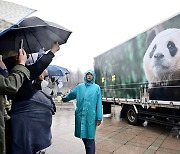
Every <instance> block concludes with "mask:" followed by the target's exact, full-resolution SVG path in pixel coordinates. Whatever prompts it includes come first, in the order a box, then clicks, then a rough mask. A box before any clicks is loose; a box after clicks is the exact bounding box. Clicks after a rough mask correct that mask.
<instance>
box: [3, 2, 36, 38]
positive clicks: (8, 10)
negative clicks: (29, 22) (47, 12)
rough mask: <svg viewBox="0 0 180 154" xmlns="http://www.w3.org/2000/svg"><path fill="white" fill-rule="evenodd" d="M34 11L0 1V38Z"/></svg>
mask: <svg viewBox="0 0 180 154" xmlns="http://www.w3.org/2000/svg"><path fill="white" fill-rule="evenodd" d="M35 11H36V10H34V9H31V8H28V7H25V6H22V5H19V4H15V3H12V2H7V1H2V0H0V36H1V35H2V34H4V33H5V32H7V31H8V30H9V29H11V28H13V27H14V26H15V25H17V24H19V23H20V22H21V21H22V20H23V19H24V18H26V17H27V16H28V15H30V14H32V13H33V12H35Z"/></svg>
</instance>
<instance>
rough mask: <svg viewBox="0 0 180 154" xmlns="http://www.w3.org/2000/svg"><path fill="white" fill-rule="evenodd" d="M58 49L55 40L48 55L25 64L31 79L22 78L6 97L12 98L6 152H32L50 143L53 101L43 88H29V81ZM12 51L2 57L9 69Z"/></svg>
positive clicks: (13, 55)
mask: <svg viewBox="0 0 180 154" xmlns="http://www.w3.org/2000/svg"><path fill="white" fill-rule="evenodd" d="M59 49H60V46H59V44H58V43H54V44H53V45H52V48H51V50H50V51H49V52H48V53H47V54H44V55H43V56H42V57H41V58H40V59H39V60H38V61H36V63H34V64H32V65H28V66H26V67H27V68H28V70H29V71H30V80H25V81H24V82H23V85H22V87H21V88H20V89H19V91H18V92H17V93H16V94H14V95H11V96H10V97H9V98H10V99H11V100H12V107H11V112H10V116H11V133H12V136H11V138H12V146H11V147H12V151H9V153H12V154H32V153H36V152H37V151H39V150H42V149H44V148H46V147H48V146H50V145H51V138H52V135H51V124H52V113H53V107H52V102H51V99H49V98H48V97H47V96H46V95H44V93H42V91H37V90H34V89H33V88H32V81H33V80H34V79H35V78H37V77H38V76H39V75H40V74H41V73H42V72H43V71H44V70H45V69H46V68H47V66H48V65H49V64H50V63H51V61H52V59H53V57H54V54H55V53H56V52H57V51H58V50H59ZM15 54H16V53H15V52H13V53H9V55H8V54H7V55H6V56H5V58H4V63H5V64H6V66H7V69H8V71H10V70H11V68H12V67H13V66H14V65H15V64H16V59H15ZM8 149H11V148H8Z"/></svg>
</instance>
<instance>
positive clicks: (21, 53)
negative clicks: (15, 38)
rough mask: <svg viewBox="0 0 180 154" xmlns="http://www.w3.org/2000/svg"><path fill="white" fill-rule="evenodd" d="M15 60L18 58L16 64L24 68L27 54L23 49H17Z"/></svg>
mask: <svg viewBox="0 0 180 154" xmlns="http://www.w3.org/2000/svg"><path fill="white" fill-rule="evenodd" d="M17 58H18V64H22V65H24V66H25V63H26V60H27V54H26V52H25V50H24V49H19V55H18V57H17Z"/></svg>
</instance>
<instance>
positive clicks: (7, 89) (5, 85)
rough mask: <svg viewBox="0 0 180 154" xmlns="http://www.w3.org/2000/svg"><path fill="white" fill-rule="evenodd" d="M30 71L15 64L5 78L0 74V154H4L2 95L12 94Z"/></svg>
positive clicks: (27, 76)
mask: <svg viewBox="0 0 180 154" xmlns="http://www.w3.org/2000/svg"><path fill="white" fill-rule="evenodd" d="M29 77H30V72H29V71H28V69H27V68H26V67H24V66H23V65H16V66H15V67H14V68H13V69H12V71H11V73H10V75H9V76H8V77H7V78H5V77H3V76H2V75H0V154H5V125H4V97H3V95H10V94H14V93H16V92H17V91H18V89H19V88H20V87H21V85H22V83H23V81H24V80H25V79H29Z"/></svg>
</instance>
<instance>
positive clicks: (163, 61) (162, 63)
mask: <svg viewBox="0 0 180 154" xmlns="http://www.w3.org/2000/svg"><path fill="white" fill-rule="evenodd" d="M150 37H151V38H150V39H149V38H148V41H149V42H148V43H149V46H148V48H147V50H146V52H145V55H144V58H143V68H144V72H145V75H146V78H147V80H148V83H149V87H150V88H152V87H153V86H154V87H155V86H157V85H161V86H162V85H163V84H164V83H165V85H166V86H167V87H168V85H169V86H170V85H171V86H172V85H173V86H177V85H180V82H179V81H180V29H176V28H169V29H166V30H164V31H161V32H160V33H158V34H157V35H156V34H155V33H154V34H153V35H152V34H151V35H150ZM161 83H163V84H161ZM161 88H162V87H161ZM165 90H166V91H167V90H171V91H172V88H171V89H170V88H169V89H168V88H166V89H165ZM177 90H178V91H180V89H178V88H176V92H175V93H176V95H180V93H179V92H177ZM163 93H164V94H165V91H164V92H163ZM164 94H162V95H164ZM169 94H170V93H169ZM174 97H175V96H174ZM178 97H180V96H178ZM178 99H179V98H178Z"/></svg>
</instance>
